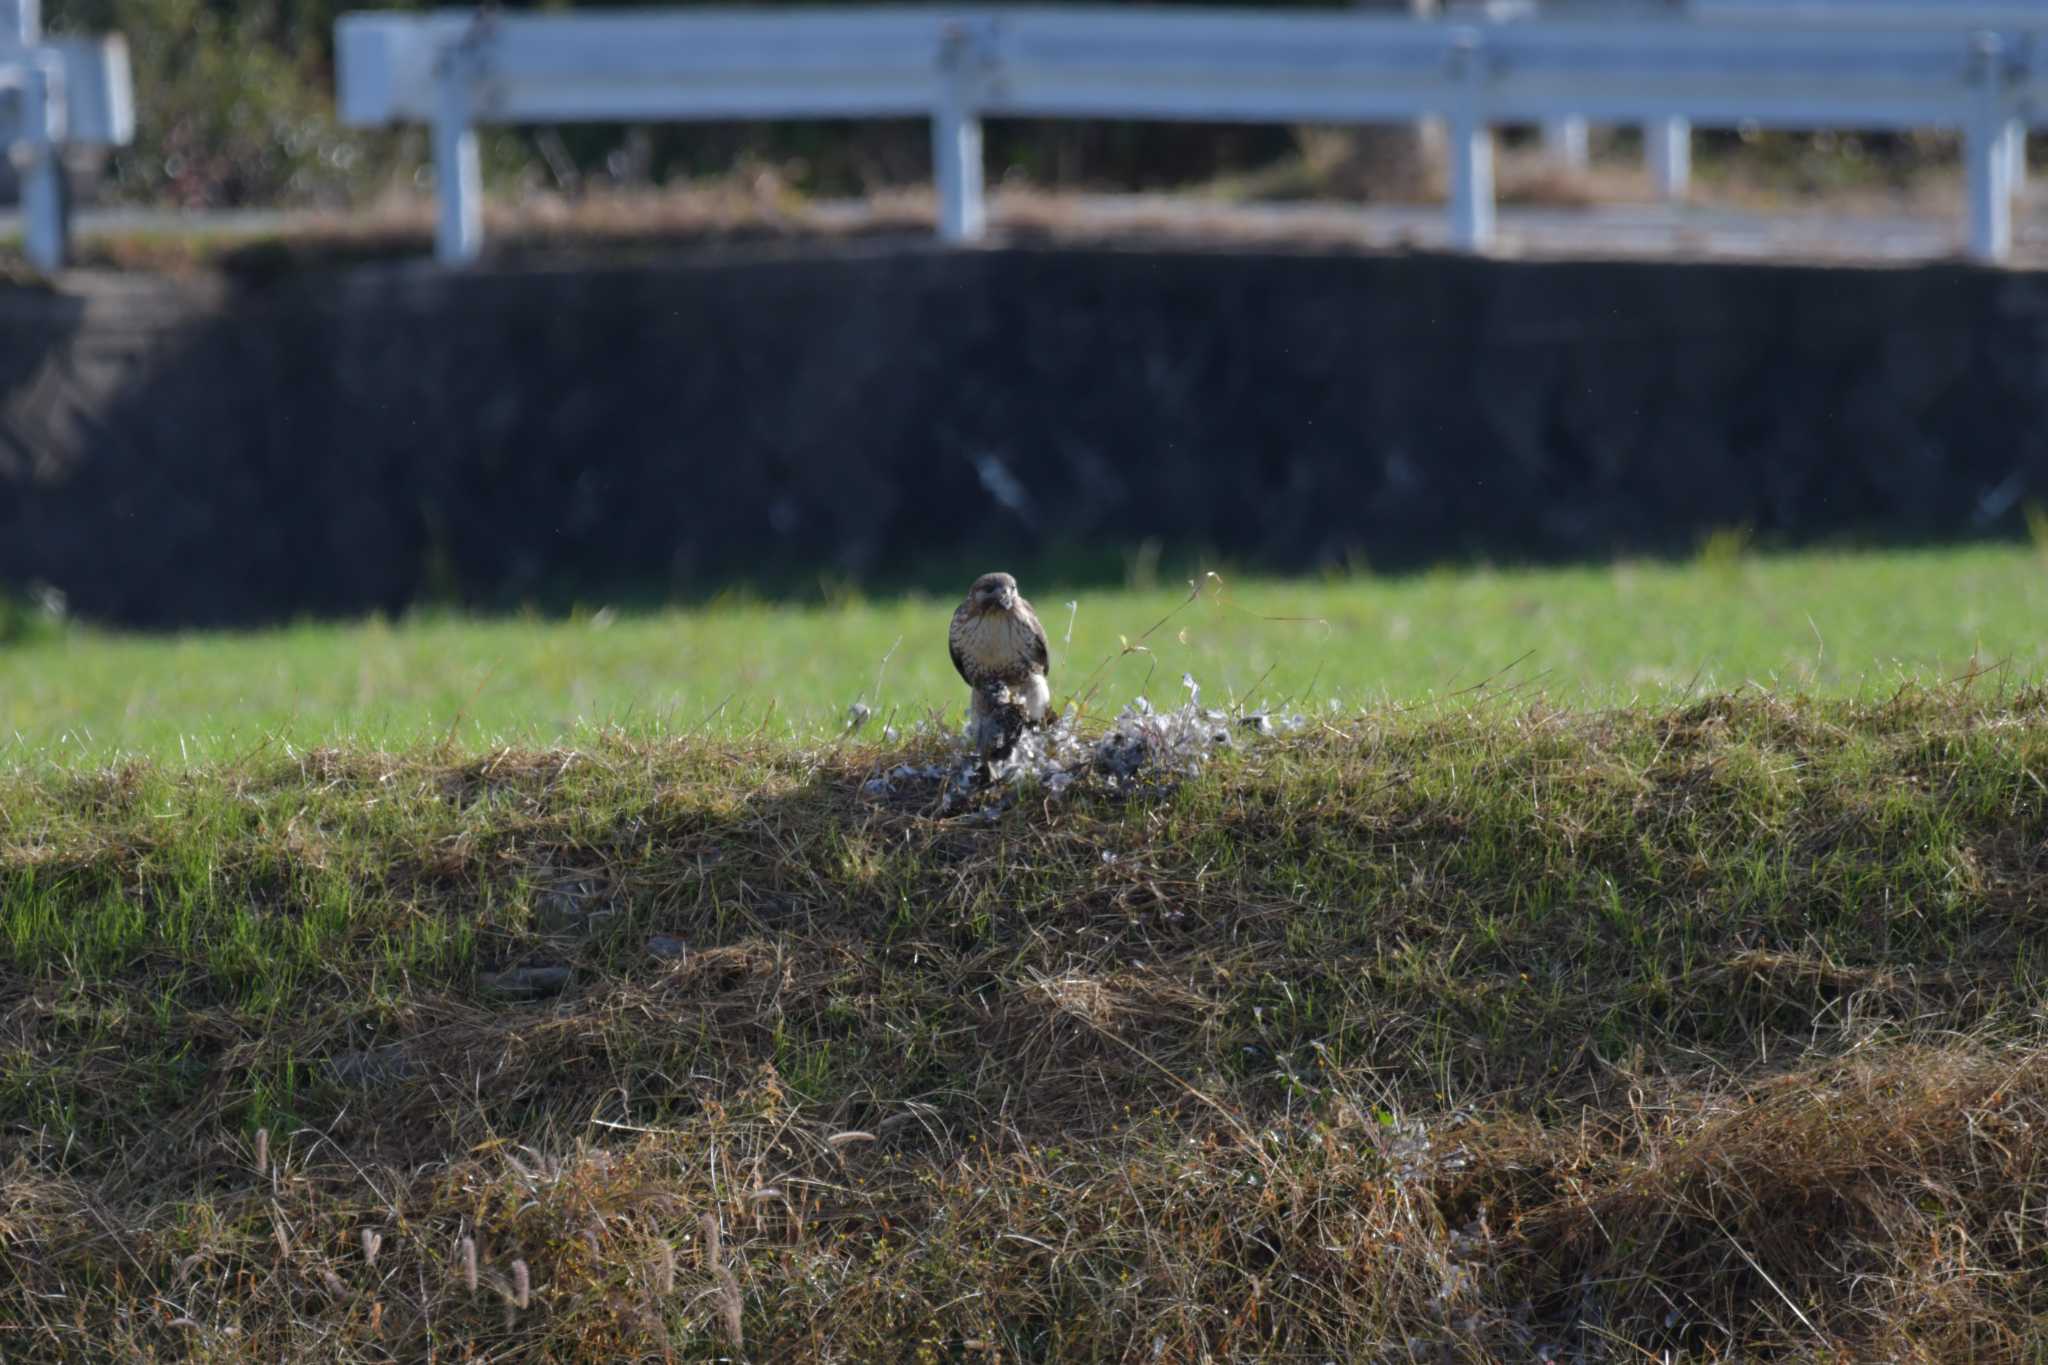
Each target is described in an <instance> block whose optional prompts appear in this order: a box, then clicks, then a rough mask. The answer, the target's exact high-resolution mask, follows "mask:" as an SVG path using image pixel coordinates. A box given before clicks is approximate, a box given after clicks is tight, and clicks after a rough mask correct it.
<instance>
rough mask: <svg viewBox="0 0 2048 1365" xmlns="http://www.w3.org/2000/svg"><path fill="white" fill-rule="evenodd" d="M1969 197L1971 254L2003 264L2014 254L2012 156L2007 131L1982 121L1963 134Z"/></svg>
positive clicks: (1974, 121) (1994, 124) (1987, 260)
mask: <svg viewBox="0 0 2048 1365" xmlns="http://www.w3.org/2000/svg"><path fill="white" fill-rule="evenodd" d="M1963 160H1964V161H1965V162H1966V163H1967V171H1968V177H1969V194H1970V255H1972V256H1974V257H1975V258H1976V259H1978V260H1980V261H1986V262H1997V261H2003V260H2004V259H2005V258H2006V257H2007V256H2008V255H2010V254H2011V253H2012V195H2011V194H2010V193H2009V192H2008V188H2007V187H2008V185H2009V183H2010V182H2009V180H2008V179H2007V176H2008V174H2009V173H2010V171H2011V155H2010V151H2009V144H2008V142H2007V140H2006V133H2005V130H2004V129H2003V128H2002V127H2001V126H2000V125H1999V124H1997V123H1995V122H1992V121H1990V120H1987V119H1983V118H1979V119H1975V120H1973V121H1972V122H1971V124H1970V126H1969V128H1967V129H1966V130H1965V131H1964V133H1963Z"/></svg>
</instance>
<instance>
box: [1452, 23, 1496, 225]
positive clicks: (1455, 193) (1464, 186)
mask: <svg viewBox="0 0 2048 1365" xmlns="http://www.w3.org/2000/svg"><path fill="white" fill-rule="evenodd" d="M1450 59H1451V72H1452V74H1453V75H1454V76H1455V77H1456V79H1457V80H1458V82H1459V84H1461V85H1462V86H1464V91H1463V93H1462V96H1461V97H1460V98H1459V100H1458V101H1457V105H1456V107H1455V108H1453V109H1452V110H1451V111H1450V114H1449V117H1447V118H1446V119H1445V120H1444V122H1445V125H1446V126H1447V128H1448V130H1449V132H1450V140H1451V245H1452V246H1453V247H1455V248H1457V249H1458V250H1460V251H1484V250H1486V249H1487V248H1488V247H1490V246H1492V245H1493V126H1492V125H1491V124H1489V123H1488V122H1487V121H1486V118H1485V113H1484V111H1483V110H1482V108H1481V107H1480V99H1479V91H1480V88H1481V86H1482V85H1483V84H1484V83H1485V80H1486V54H1485V52H1483V51H1482V50H1481V47H1480V37H1479V33H1478V31H1477V30H1475V29H1461V30H1459V31H1458V32H1457V33H1456V34H1455V35H1454V36H1453V38H1452V45H1451V54H1450Z"/></svg>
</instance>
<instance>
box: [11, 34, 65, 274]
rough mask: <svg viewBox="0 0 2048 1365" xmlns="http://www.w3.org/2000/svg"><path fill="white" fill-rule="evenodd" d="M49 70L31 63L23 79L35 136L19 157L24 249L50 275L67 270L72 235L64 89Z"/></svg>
mask: <svg viewBox="0 0 2048 1365" xmlns="http://www.w3.org/2000/svg"><path fill="white" fill-rule="evenodd" d="M51 87H52V82H51V79H50V72H49V70H48V69H47V68H46V67H44V66H43V65H41V64H40V63H33V62H32V63H30V65H29V70H28V73H27V79H26V80H25V81H24V82H23V83H22V87H21V100H22V113H23V114H24V115H25V117H26V118H27V120H28V126H29V129H30V133H29V138H28V141H27V143H26V145H25V146H24V147H22V148H21V149H20V150H21V152H22V153H23V154H24V155H22V156H19V157H18V158H17V160H16V163H15V164H16V166H17V168H18V169H19V171H20V177H21V220H22V223H21V227H22V233H21V235H22V253H23V254H24V255H25V256H27V257H28V262H29V264H30V265H32V266H34V267H35V268H36V269H37V270H40V271H42V272H43V273H45V274H51V273H54V272H56V271H58V270H62V269H63V268H64V261H65V255H66V252H65V248H66V246H67V244H68V239H69V236H70V234H69V227H70V224H69V222H68V221H67V220H68V218H69V215H68V214H67V213H66V211H65V210H66V204H65V194H64V158H63V148H62V146H61V145H60V144H59V142H58V139H59V138H60V137H61V136H62V135H63V131H64V130H63V127H62V112H61V109H60V106H59V105H58V103H57V101H58V99H59V97H61V94H62V92H61V90H53V89H52V88H51Z"/></svg>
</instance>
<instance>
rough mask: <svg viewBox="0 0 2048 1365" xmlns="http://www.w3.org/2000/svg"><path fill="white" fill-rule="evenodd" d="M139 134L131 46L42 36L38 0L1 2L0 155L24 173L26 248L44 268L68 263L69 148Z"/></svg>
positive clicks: (115, 141)
mask: <svg viewBox="0 0 2048 1365" xmlns="http://www.w3.org/2000/svg"><path fill="white" fill-rule="evenodd" d="M134 136H135V96H134V86H133V83H132V81H131V80H130V77H129V73H128V48H127V46H126V44H124V43H123V42H122V40H121V39H120V38H119V37H108V38H58V39H48V40H46V39H44V37H43V35H42V23H41V15H40V9H39V0H0V153H5V154H6V155H8V156H9V157H10V158H12V160H13V161H14V164H15V166H16V168H17V169H18V170H19V172H20V175H21V216H22V246H23V250H24V253H25V254H26V255H27V257H28V259H29V263H30V264H31V265H34V266H35V267H36V268H37V269H39V270H45V271H49V270H56V269H58V268H59V267H60V266H62V265H63V264H64V260H65V256H66V253H67V250H68V247H69V236H70V233H69V218H70V214H69V208H68V204H67V198H66V195H65V186H64V165H63V156H64V149H65V148H66V147H71V146H86V147H113V146H120V145H122V144H125V143H127V142H129V141H131V140H132V139H133V138H134Z"/></svg>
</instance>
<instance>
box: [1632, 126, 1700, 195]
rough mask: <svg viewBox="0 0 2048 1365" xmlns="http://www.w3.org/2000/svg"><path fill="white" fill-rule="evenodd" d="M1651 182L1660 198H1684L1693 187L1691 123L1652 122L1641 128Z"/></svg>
mask: <svg viewBox="0 0 2048 1365" xmlns="http://www.w3.org/2000/svg"><path fill="white" fill-rule="evenodd" d="M1643 143H1644V148H1645V150H1646V151H1648V152H1649V155H1650V179H1651V181H1652V182H1653V183H1655V185H1656V187H1657V197H1658V198H1660V199H1683V198H1685V196H1686V192H1687V191H1688V190H1689V189H1691V188H1692V120H1691V119H1683V118H1660V119H1653V120H1652V121H1651V122H1649V123H1646V124H1644V125H1643Z"/></svg>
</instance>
